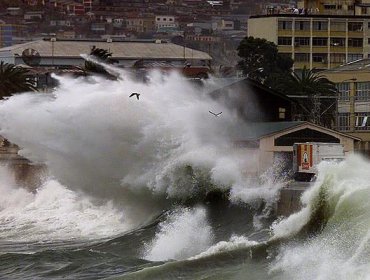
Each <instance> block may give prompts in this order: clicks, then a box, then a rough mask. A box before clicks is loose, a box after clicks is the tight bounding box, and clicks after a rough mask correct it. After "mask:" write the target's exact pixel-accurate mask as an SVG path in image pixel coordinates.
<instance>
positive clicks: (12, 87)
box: [0, 61, 36, 99]
mask: <svg viewBox="0 0 370 280" xmlns="http://www.w3.org/2000/svg"><path fill="white" fill-rule="evenodd" d="M27 74H28V70H27V69H24V68H21V67H17V66H15V65H14V64H8V63H4V62H3V61H2V62H1V63H0V98H1V99H2V98H4V97H7V96H10V95H12V94H13V93H18V92H25V91H35V90H36V88H35V86H34V85H33V84H32V82H31V81H30V80H29V79H28V76H27Z"/></svg>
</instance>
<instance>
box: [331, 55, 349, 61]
mask: <svg viewBox="0 0 370 280" xmlns="http://www.w3.org/2000/svg"><path fill="white" fill-rule="evenodd" d="M330 62H332V63H345V62H346V54H344V53H331V54H330Z"/></svg>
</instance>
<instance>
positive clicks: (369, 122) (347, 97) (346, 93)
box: [320, 59, 370, 157]
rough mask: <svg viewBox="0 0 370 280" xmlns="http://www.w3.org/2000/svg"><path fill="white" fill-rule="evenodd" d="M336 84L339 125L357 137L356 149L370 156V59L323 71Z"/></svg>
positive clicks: (338, 126) (339, 128) (340, 128)
mask: <svg viewBox="0 0 370 280" xmlns="http://www.w3.org/2000/svg"><path fill="white" fill-rule="evenodd" d="M320 74H322V75H324V76H326V77H327V78H328V79H329V80H331V81H333V82H334V83H336V84H337V88H338V92H339V94H338V96H337V98H336V99H334V100H333V103H335V105H336V108H337V109H336V115H337V116H336V118H337V127H336V129H337V130H338V131H340V132H344V133H346V134H348V135H351V136H354V137H358V138H360V139H361V142H359V143H358V145H357V146H356V147H355V149H356V151H358V152H360V153H361V154H363V155H365V156H367V157H370V59H362V60H359V61H355V62H352V63H348V64H345V65H342V66H339V67H336V68H333V69H330V70H326V71H323V72H321V73H320Z"/></svg>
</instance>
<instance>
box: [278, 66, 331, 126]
mask: <svg viewBox="0 0 370 280" xmlns="http://www.w3.org/2000/svg"><path fill="white" fill-rule="evenodd" d="M275 89H277V90H279V91H280V92H282V93H284V94H286V95H290V96H294V97H293V98H294V99H296V101H297V103H298V105H299V108H297V112H296V113H299V112H300V113H301V115H302V116H304V117H305V119H306V120H308V121H311V122H313V123H316V124H320V125H324V126H328V127H330V126H331V125H332V123H333V120H334V111H335V103H336V94H337V88H336V86H335V84H334V83H333V82H331V81H329V80H328V79H327V78H325V77H324V76H322V75H320V74H319V73H317V72H315V69H311V70H309V69H307V68H306V67H304V68H303V69H302V72H301V73H299V74H298V73H295V72H293V73H292V74H291V75H289V76H286V77H284V78H282V77H280V78H279V79H278V80H277V82H276V86H275Z"/></svg>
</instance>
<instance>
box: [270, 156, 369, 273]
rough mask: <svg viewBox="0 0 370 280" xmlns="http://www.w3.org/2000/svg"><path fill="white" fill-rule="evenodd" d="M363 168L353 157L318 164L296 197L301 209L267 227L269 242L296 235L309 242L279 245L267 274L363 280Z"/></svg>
mask: <svg viewBox="0 0 370 280" xmlns="http://www.w3.org/2000/svg"><path fill="white" fill-rule="evenodd" d="M369 168H370V164H369V163H368V162H366V161H365V160H363V159H362V158H360V157H358V156H352V157H350V158H348V159H347V160H346V161H344V162H341V163H337V164H335V163H325V162H324V163H322V164H321V165H320V166H319V177H318V181H317V183H316V184H315V185H314V186H313V187H312V189H310V190H309V191H307V192H306V193H304V195H303V197H302V202H303V204H304V205H305V208H304V209H302V210H301V211H300V212H298V213H297V214H294V215H292V216H290V217H288V218H287V219H286V220H283V221H281V222H280V223H277V224H276V225H275V226H274V227H273V232H274V238H275V239H281V238H284V239H286V240H289V239H291V238H292V237H294V236H295V235H296V234H297V233H299V232H302V231H304V232H307V233H309V238H308V239H306V240H303V241H301V242H290V243H287V244H285V245H284V246H282V248H281V250H280V253H279V255H278V257H277V259H276V261H275V262H274V264H273V265H272V267H271V273H272V274H276V273H277V274H279V275H283V278H284V279H287V278H294V279H369V275H370V268H369V263H370V250H369V232H370V204H369V203H368V201H369V198H370V184H369V182H370V175H369V172H368V170H369ZM313 229H314V231H313V232H312V230H313ZM277 278H278V279H280V278H279V277H277Z"/></svg>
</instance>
